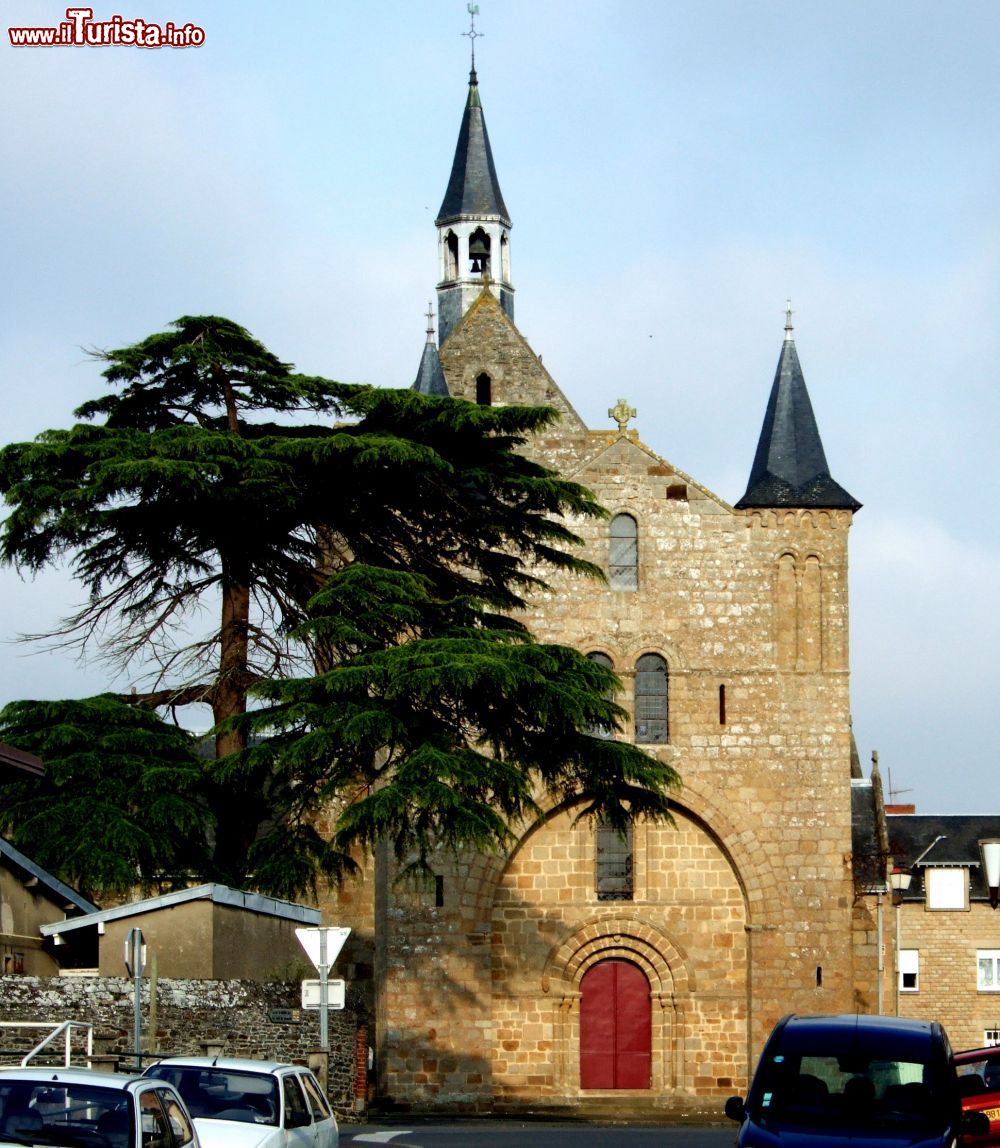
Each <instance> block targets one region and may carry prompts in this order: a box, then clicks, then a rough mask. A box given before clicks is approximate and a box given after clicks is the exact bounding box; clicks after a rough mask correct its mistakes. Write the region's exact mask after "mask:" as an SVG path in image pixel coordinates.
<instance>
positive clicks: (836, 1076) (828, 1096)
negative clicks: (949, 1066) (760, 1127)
mask: <svg viewBox="0 0 1000 1148" xmlns="http://www.w3.org/2000/svg"><path fill="white" fill-rule="evenodd" d="M762 1068H763V1077H762V1081H763V1087H762V1090H761V1091H760V1093H759V1100H758V1116H759V1119H760V1120H761V1122H762V1123H764V1124H765V1125H766V1126H767V1127H771V1128H780V1127H789V1128H807V1127H808V1128H815V1127H822V1128H825V1129H828V1130H830V1131H833V1130H834V1129H837V1128H850V1127H855V1128H857V1127H859V1126H864V1127H866V1128H883V1129H898V1130H900V1131H920V1130H930V1129H931V1128H934V1127H936V1126H937V1125H938V1124H940V1122H941V1117H942V1112H943V1110H944V1108H945V1107H946V1106H945V1105H942V1103H941V1100H940V1095H939V1093H938V1090H937V1089H936V1087H935V1079H934V1073H933V1071H932V1069H931V1067H930V1066H929V1065H927V1064H923V1063H920V1062H917V1061H907V1060H890V1059H878V1058H875V1057H870V1058H860V1057H851V1058H850V1059H848V1058H845V1057H838V1056H829V1055H825V1054H815V1055H813V1054H809V1053H804V1054H802V1055H784V1054H778V1055H776V1056H774V1057H773V1058H771V1060H770V1063H767V1064H764V1065H762Z"/></svg>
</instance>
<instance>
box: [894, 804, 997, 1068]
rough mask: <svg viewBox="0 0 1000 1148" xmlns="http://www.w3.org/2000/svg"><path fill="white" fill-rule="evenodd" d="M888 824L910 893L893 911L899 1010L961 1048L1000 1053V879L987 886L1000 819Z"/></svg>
mask: <svg viewBox="0 0 1000 1148" xmlns="http://www.w3.org/2000/svg"><path fill="white" fill-rule="evenodd" d="M886 820H887V828H888V836H889V851H890V854H891V857H892V863H893V866H894V869H895V873H894V877H895V883H896V884H897V885H902V886H905V888H901V889H900V890H899V893H898V894H897V895H896V897H895V898H894V900H895V904H894V906H893V929H894V931H895V934H896V941H897V944H898V949H899V960H898V965H897V968H896V970H895V974H896V975H895V981H896V983H895V986H894V1009H896V1010H898V1012H899V1014H900V1015H901V1016H909V1017H917V1018H920V1019H924V1020H932V1019H933V1020H940V1021H941V1022H942V1023H943V1024H944V1026H945V1028H946V1029H947V1030H948V1034H949V1036H950V1037H951V1040H952V1044H953V1045H954V1046H955V1047H956V1048H979V1047H981V1046H982V1045H987V1044H1000V911H998V909H997V903H998V886H997V882H998V877H997V873H996V871H994V874H993V880H992V882H991V881H990V880H988V879H987V871H988V863H989V862H990V860H991V857H990V854H991V852H993V853H994V854H995V855H996V856H997V857H998V858H1000V815H996V814H994V815H960V814H954V815H946V816H934V815H929V814H928V815H924V814H893V813H889V815H888V817H887V819H886ZM991 846H992V850H991ZM900 876H902V881H900V880H899V878H900ZM991 884H992V885H993V888H992V891H991V888H990V886H991Z"/></svg>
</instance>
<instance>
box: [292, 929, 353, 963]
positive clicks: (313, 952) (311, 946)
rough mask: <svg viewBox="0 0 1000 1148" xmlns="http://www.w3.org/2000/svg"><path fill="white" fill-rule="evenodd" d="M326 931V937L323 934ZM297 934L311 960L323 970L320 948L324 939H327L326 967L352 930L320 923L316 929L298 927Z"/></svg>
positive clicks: (335, 957)
mask: <svg viewBox="0 0 1000 1148" xmlns="http://www.w3.org/2000/svg"><path fill="white" fill-rule="evenodd" d="M324 933H325V934H326V936H325V938H324V937H323V936H322V934H324ZM295 935H296V937H298V939H299V944H300V945H301V946H302V947H303V948H304V949H305V951H306V954H307V956H308V957H309V960H311V961H312V963H313V964H314V965H315V966H316V968H317V969H319V971H320V972H322V971H323V970H322V969H321V968H320V948H321V946H322V943H323V941H324V939H325V941H326V967H327V968H330V967H331V966H332V965H333V963H334V961H335V960H336V959H337V957H338V955H339V954H340V950H341V949H342V948H343V947H344V942H345V941H346V940H347V938H348V937H349V936H350V935H351V930H350V929H334V928H331V927H330V926H327V925H320V926H318V927H316V928H314V929H305V928H303V929H296V930H295Z"/></svg>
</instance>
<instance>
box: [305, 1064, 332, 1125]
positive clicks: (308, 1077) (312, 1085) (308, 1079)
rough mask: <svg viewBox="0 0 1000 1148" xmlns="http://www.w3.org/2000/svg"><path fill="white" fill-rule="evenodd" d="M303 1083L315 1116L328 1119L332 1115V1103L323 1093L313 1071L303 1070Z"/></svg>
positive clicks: (318, 1118)
mask: <svg viewBox="0 0 1000 1148" xmlns="http://www.w3.org/2000/svg"><path fill="white" fill-rule="evenodd" d="M302 1083H303V1085H304V1086H305V1090H306V1097H307V1099H308V1100H309V1107H310V1108H311V1109H312V1114H313V1116H315V1117H316V1119H317V1120H326V1119H327V1118H328V1117H329V1116H330V1115H331V1111H330V1105H329V1104H328V1103H327V1099H326V1097H325V1096H324V1095H323V1090H322V1089H321V1088H320V1086H319V1081H318V1080H317V1079H316V1077H315V1076H313V1074H312V1073H311V1072H303V1073H302Z"/></svg>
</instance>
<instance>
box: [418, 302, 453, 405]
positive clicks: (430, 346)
mask: <svg viewBox="0 0 1000 1148" xmlns="http://www.w3.org/2000/svg"><path fill="white" fill-rule="evenodd" d="M411 389H412V390H414V391H417V392H418V393H419V394H421V395H447V394H449V393H450V392H449V390H448V384H447V382H445V377H444V371H443V370H442V368H441V359H440V357H439V356H438V349H437V343H435V342H434V311H433V309H432V307H431V305H430V303H428V304H427V340H426V342H425V343H424V351H423V354H422V355H421V356H420V366H419V367H418V368H417V377H416V379H415V380H414V382H413V387H412V388H411Z"/></svg>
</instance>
